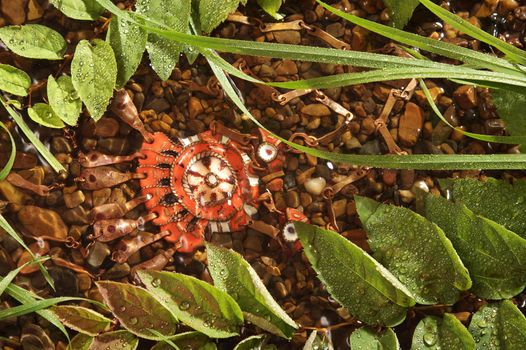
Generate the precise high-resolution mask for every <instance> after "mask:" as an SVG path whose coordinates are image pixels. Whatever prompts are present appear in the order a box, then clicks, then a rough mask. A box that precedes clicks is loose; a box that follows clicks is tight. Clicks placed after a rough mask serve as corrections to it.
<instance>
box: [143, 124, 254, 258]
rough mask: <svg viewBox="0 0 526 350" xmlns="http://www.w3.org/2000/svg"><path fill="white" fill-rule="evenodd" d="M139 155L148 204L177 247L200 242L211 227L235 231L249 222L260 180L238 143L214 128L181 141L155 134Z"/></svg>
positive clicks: (189, 247) (186, 249)
mask: <svg viewBox="0 0 526 350" xmlns="http://www.w3.org/2000/svg"><path fill="white" fill-rule="evenodd" d="M141 153H142V154H143V155H144V157H143V158H140V159H139V167H138V168H137V172H138V173H144V174H145V175H146V178H144V179H141V180H140V184H141V187H142V193H143V194H144V195H150V196H151V198H150V200H149V201H147V202H146V203H145V204H146V208H148V210H149V211H150V212H153V213H155V214H156V215H157V218H156V219H154V220H153V221H152V222H153V224H155V225H158V226H160V227H161V230H163V231H164V230H166V231H169V232H170V235H169V236H167V237H165V239H166V240H168V241H170V242H173V243H175V244H176V246H177V247H179V248H178V250H179V251H182V252H191V251H193V250H194V249H195V248H196V247H199V246H200V245H202V244H203V240H204V235H205V230H206V229H207V227H208V230H210V231H211V232H215V231H218V232H231V231H238V230H241V229H243V228H244V227H245V226H246V225H248V224H249V223H250V221H251V219H250V216H249V215H248V214H247V212H246V211H245V207H244V206H245V205H249V206H253V207H257V203H256V199H257V197H258V196H259V188H258V180H257V177H256V175H254V174H252V173H251V171H250V170H249V169H250V167H249V161H250V159H249V158H248V157H247V156H246V155H245V154H244V153H243V151H242V150H241V147H240V145H239V144H237V143H236V142H234V141H232V140H230V139H228V138H227V137H224V136H222V135H219V134H216V135H214V134H213V133H212V132H210V131H208V132H204V133H202V134H199V135H197V136H194V137H191V138H188V139H182V140H180V142H177V141H172V140H171V139H170V138H169V137H168V136H166V135H165V134H163V133H155V134H154V141H153V143H151V144H148V143H144V145H143V148H142V150H141ZM250 178H252V181H250Z"/></svg>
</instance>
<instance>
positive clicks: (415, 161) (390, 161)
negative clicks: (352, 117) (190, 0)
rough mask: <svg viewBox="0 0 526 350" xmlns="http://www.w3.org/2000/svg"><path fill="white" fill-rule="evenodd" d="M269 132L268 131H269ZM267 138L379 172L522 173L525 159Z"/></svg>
mask: <svg viewBox="0 0 526 350" xmlns="http://www.w3.org/2000/svg"><path fill="white" fill-rule="evenodd" d="M209 64H210V66H211V67H212V70H213V72H214V74H215V75H216V77H217V79H218V81H219V83H220V84H221V86H222V87H223V89H224V91H225V93H226V95H227V96H228V97H230V99H231V100H232V101H233V102H234V104H235V105H236V106H237V107H238V108H239V109H240V110H241V111H242V112H243V113H244V114H245V115H246V116H248V117H249V118H250V119H252V121H254V123H255V124H256V125H257V126H259V127H260V128H262V129H265V130H267V131H269V130H268V129H266V128H265V127H264V126H263V125H262V124H261V123H260V122H259V121H258V120H256V119H255V118H254V116H252V115H251V114H250V111H249V110H248V109H247V108H246V107H245V105H244V104H243V102H242V101H241V99H240V98H239V96H238V95H237V94H236V91H235V90H234V89H233V87H232V85H231V84H230V81H229V80H228V78H227V77H226V75H225V73H224V72H223V71H222V70H221V69H220V68H219V67H218V66H216V65H215V63H214V62H213V61H209ZM269 132H270V131H269ZM271 134H272V135H273V136H274V137H276V138H278V139H280V140H281V141H282V142H284V143H286V144H287V145H289V146H290V147H293V148H295V149H297V150H300V151H302V152H305V153H307V154H310V155H313V156H315V157H318V158H321V159H326V160H330V161H333V162H337V163H347V164H354V165H357V166H365V167H371V168H383V169H415V170H451V169H456V170H470V169H486V170H509V169H526V155H522V154H519V155H510V154H492V155H467V154H466V155H442V154H440V155H435V154H422V155H390V154H389V155H355V154H342V153H335V152H328V151H322V150H317V149H314V148H310V147H306V146H302V145H299V144H297V143H294V142H289V141H288V140H285V139H283V138H281V137H279V136H277V135H275V134H274V133H272V132H271Z"/></svg>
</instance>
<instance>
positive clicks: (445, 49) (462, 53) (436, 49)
mask: <svg viewBox="0 0 526 350" xmlns="http://www.w3.org/2000/svg"><path fill="white" fill-rule="evenodd" d="M317 1H318V3H319V4H320V5H321V6H323V7H324V8H326V9H327V10H329V11H331V12H332V13H334V14H336V15H338V16H339V17H341V18H343V19H345V20H347V21H349V22H351V23H354V24H356V25H359V26H360V27H363V28H365V29H367V30H370V31H372V32H374V33H377V34H380V35H382V36H385V37H386V38H389V39H392V40H395V41H398V42H400V43H403V44H406V45H410V46H414V47H417V48H419V49H421V50H425V51H428V52H432V53H435V54H438V55H442V56H445V57H448V58H452V59H455V60H459V61H462V62H466V63H469V64H471V65H473V66H475V67H480V68H486V69H491V70H493V71H496V72H505V73H508V74H514V75H521V73H520V71H519V70H518V69H517V67H515V66H514V65H513V64H512V63H510V62H508V61H506V60H504V59H500V58H498V57H494V56H491V55H488V54H484V53H481V52H477V51H475V50H470V49H467V48H464V47H459V46H457V45H453V44H449V43H445V42H442V41H439V40H434V39H430V38H426V37H423V36H420V35H417V34H413V33H408V32H405V31H403V30H400V29H396V28H392V27H388V26H385V25H383V24H380V23H376V22H373V21H369V20H366V19H364V18H360V17H358V16H354V15H352V14H350V13H347V12H343V11H341V10H339V9H336V8H334V7H332V6H329V5H327V4H325V3H324V2H322V1H320V0H317ZM426 1H427V0H426ZM444 11H445V10H444ZM446 12H447V11H446Z"/></svg>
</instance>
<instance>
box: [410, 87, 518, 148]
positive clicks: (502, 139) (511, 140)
mask: <svg viewBox="0 0 526 350" xmlns="http://www.w3.org/2000/svg"><path fill="white" fill-rule="evenodd" d="M420 87H421V88H422V91H423V92H424V95H425V96H426V98H427V102H428V103H429V105H430V106H431V108H432V109H433V111H434V112H435V114H436V115H437V116H438V117H439V118H440V120H442V121H443V122H444V123H446V124H447V125H448V126H449V127H450V128H452V129H455V130H456V131H458V132H460V133H462V134H464V135H466V136H468V137H471V138H473V139H476V140H480V141H486V142H496V143H504V144H509V145H519V144H524V143H526V136H495V135H484V134H476V133H472V132H468V131H464V130H462V129H460V128H456V127H454V126H453V125H451V124H450V123H449V122H448V121H447V119H446V118H445V117H444V115H443V114H442V113H441V112H440V110H439V109H438V106H437V105H436V103H435V101H433V96H431V93H430V92H429V89H428V88H427V86H426V84H425V82H424V81H423V80H422V79H420Z"/></svg>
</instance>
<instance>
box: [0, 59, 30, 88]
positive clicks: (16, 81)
mask: <svg viewBox="0 0 526 350" xmlns="http://www.w3.org/2000/svg"><path fill="white" fill-rule="evenodd" d="M30 86H31V78H30V77H29V75H27V73H26V72H24V71H23V70H20V69H18V68H16V67H13V66H10V65H8V64H0V90H2V91H5V92H8V93H10V94H13V95H17V96H27V91H28V89H29V87H30Z"/></svg>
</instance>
